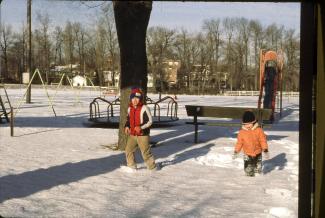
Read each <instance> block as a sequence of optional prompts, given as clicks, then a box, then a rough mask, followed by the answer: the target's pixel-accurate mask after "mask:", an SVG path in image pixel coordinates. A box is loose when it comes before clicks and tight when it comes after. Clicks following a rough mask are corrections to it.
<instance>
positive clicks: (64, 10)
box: [1, 0, 300, 32]
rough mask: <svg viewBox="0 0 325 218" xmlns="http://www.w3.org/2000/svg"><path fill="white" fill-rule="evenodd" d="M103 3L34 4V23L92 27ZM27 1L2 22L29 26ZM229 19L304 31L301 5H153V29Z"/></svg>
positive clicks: (41, 0) (11, 6)
mask: <svg viewBox="0 0 325 218" xmlns="http://www.w3.org/2000/svg"><path fill="white" fill-rule="evenodd" d="M101 4H103V3H102V2H100V1H94V2H87V3H80V1H53V0H33V1H32V19H33V20H34V19H35V17H36V16H33V15H35V14H36V12H41V13H45V12H47V13H48V14H49V16H50V18H51V21H52V24H54V25H62V24H64V23H65V21H66V20H70V21H80V22H82V23H84V24H86V25H92V24H93V23H94V21H95V19H96V14H97V13H98V10H99V7H95V6H99V5H101ZM26 11H27V9H26V0H3V2H2V3H1V22H2V23H6V24H11V25H12V26H13V27H14V29H17V28H19V27H21V26H22V24H23V23H24V22H26ZM225 17H245V18H247V19H256V20H259V21H260V22H261V23H262V25H265V26H266V25H270V24H272V23H275V24H277V25H279V26H280V25H283V26H284V27H285V28H287V29H295V30H297V32H299V28H300V3H239V2H237V3H229V2H162V1H159V2H153V9H152V12H151V17H150V21H149V27H150V26H157V25H159V26H164V27H168V28H173V29H174V28H176V29H178V28H181V27H184V28H185V29H187V30H189V31H192V32H199V31H200V30H201V26H202V23H203V21H204V20H207V19H217V18H220V19H222V18H225Z"/></svg>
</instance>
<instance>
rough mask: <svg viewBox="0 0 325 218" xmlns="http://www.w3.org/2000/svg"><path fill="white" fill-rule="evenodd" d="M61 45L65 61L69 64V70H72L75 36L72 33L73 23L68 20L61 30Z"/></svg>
mask: <svg viewBox="0 0 325 218" xmlns="http://www.w3.org/2000/svg"><path fill="white" fill-rule="evenodd" d="M63 45H64V57H65V60H66V61H65V62H66V63H69V64H70V65H71V67H70V72H72V64H73V63H74V62H75V56H74V48H75V36H74V34H73V25H72V23H71V22H70V21H67V23H66V25H65V28H64V31H63Z"/></svg>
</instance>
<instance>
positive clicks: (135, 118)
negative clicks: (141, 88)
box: [129, 105, 142, 135]
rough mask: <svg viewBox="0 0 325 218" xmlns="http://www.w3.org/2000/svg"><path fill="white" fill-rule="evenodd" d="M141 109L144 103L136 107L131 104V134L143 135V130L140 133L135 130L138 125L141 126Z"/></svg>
mask: <svg viewBox="0 0 325 218" xmlns="http://www.w3.org/2000/svg"><path fill="white" fill-rule="evenodd" d="M141 109H142V105H138V106H137V107H136V108H134V107H133V106H130V114H129V117H130V130H131V135H142V131H141V132H140V134H137V133H136V132H135V131H134V127H136V126H141V118H140V117H141Z"/></svg>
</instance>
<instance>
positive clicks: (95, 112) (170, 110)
mask: <svg viewBox="0 0 325 218" xmlns="http://www.w3.org/2000/svg"><path fill="white" fill-rule="evenodd" d="M103 103H104V104H107V106H106V112H105V113H103V112H101V111H100V104H103ZM146 103H147V105H153V117H154V118H156V119H157V121H155V122H162V121H163V120H162V119H161V117H162V116H161V104H164V103H165V104H167V109H166V117H167V118H169V119H167V120H165V121H176V120H178V117H177V109H178V104H177V102H176V101H175V99H174V98H172V97H170V96H166V97H164V98H162V99H160V100H158V101H154V100H152V99H151V98H149V97H146ZM120 104H121V101H120V98H116V99H115V100H113V101H108V100H107V99H105V98H102V97H96V98H94V100H92V102H91V103H90V104H89V115H90V119H89V120H91V121H97V120H98V119H99V118H105V117H106V116H107V121H108V122H109V121H110V120H111V118H112V117H114V106H117V105H120ZM103 114H105V115H106V116H103Z"/></svg>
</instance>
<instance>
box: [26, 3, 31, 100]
mask: <svg viewBox="0 0 325 218" xmlns="http://www.w3.org/2000/svg"><path fill="white" fill-rule="evenodd" d="M31 18H32V0H27V28H28V42H27V51H28V58H27V73H28V77H29V80H30V79H31V73H30V71H31V68H32V19H31ZM31 95H32V86H31V85H30V86H29V88H28V90H27V95H26V103H31Z"/></svg>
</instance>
